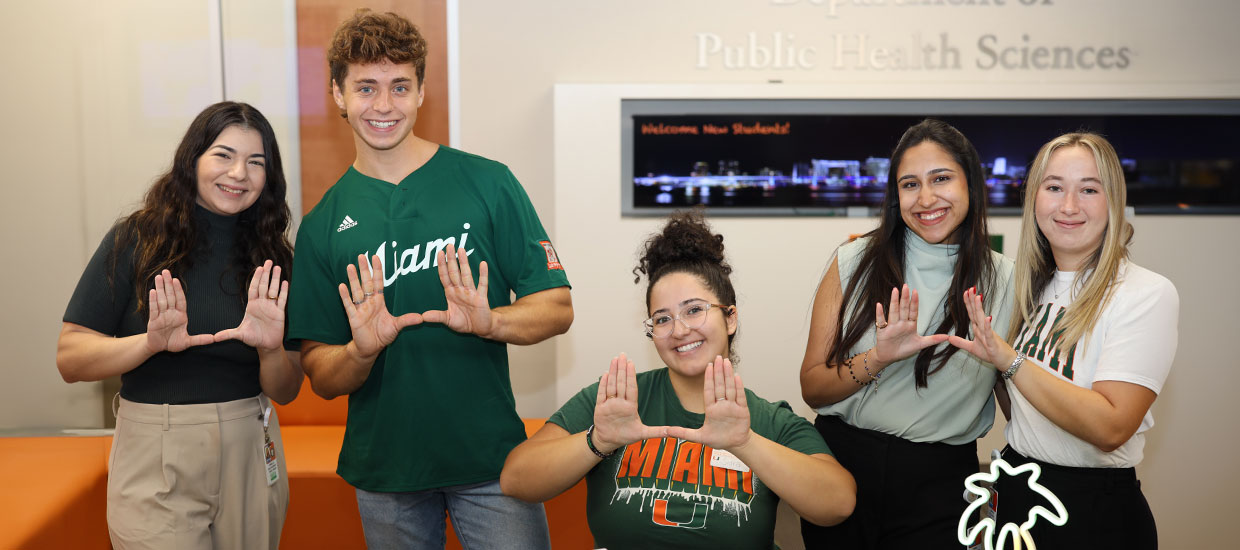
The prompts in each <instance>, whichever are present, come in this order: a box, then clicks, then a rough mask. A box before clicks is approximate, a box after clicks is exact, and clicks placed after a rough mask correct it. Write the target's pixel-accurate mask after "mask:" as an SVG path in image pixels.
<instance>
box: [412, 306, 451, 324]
mask: <svg viewBox="0 0 1240 550" xmlns="http://www.w3.org/2000/svg"><path fill="white" fill-rule="evenodd" d="M414 315H416V314H414ZM422 322H423V323H447V322H448V312H447V311H444V310H442V309H432V310H430V311H426V312H423V313H422Z"/></svg>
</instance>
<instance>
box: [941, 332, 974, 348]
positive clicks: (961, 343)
mask: <svg viewBox="0 0 1240 550" xmlns="http://www.w3.org/2000/svg"><path fill="white" fill-rule="evenodd" d="M947 341H948V342H949V343H951V345H953V346H956V347H958V348H960V349H962V350H965V351H969V349H971V348H972V347H973V342H972V341H971V340H965V339H964V338H961V337H959V336H956V335H955V334H953V335H951V336H948V337H947Z"/></svg>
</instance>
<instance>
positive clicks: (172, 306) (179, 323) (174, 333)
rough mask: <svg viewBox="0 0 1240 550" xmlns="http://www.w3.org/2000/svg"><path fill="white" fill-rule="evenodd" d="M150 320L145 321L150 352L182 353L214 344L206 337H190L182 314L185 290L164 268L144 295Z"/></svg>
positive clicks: (184, 316)
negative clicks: (189, 348)
mask: <svg viewBox="0 0 1240 550" xmlns="http://www.w3.org/2000/svg"><path fill="white" fill-rule="evenodd" d="M146 303H147V309H149V310H150V317H148V319H147V322H146V346H147V349H148V350H149V351H150V352H151V353H152V354H156V353H159V352H161V351H171V352H178V351H184V350H185V349H186V348H188V347H191V346H201V345H203V344H210V343H212V342H214V341H215V337H213V336H212V335H210V334H195V335H192V336H191V335H190V334H189V331H188V327H189V316H188V315H186V313H185V307H186V306H185V291H184V290H182V288H181V280H180V279H174V278H173V277H172V273H171V272H170V271H168V270H167V269H165V270H164V271H163V273H161V274H159V275H156V276H155V288H152V289H151V292H150V294H148V296H147V301H146Z"/></svg>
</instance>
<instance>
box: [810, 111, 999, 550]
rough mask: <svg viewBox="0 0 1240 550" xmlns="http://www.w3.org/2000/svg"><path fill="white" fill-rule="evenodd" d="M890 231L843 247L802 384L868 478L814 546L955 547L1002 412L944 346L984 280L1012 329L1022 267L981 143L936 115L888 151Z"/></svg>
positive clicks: (846, 458)
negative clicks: (989, 184)
mask: <svg viewBox="0 0 1240 550" xmlns="http://www.w3.org/2000/svg"><path fill="white" fill-rule="evenodd" d="M891 167H892V170H891V172H890V173H889V174H888V178H887V195H886V197H885V199H884V202H883V205H882V210H881V213H880V220H879V226H878V228H877V229H875V230H873V231H871V232H869V233H867V234H866V235H865V236H863V237H862V238H859V239H857V240H855V241H853V242H850V243H847V244H845V245H842V246H841V247H840V248H839V249H838V251H837V252H836V255H835V258H834V259H833V261H832V262H831V265H830V267H829V268H828V270H827V273H826V276H825V277H824V278H823V280H822V283H821V284H820V285H819V288H818V293H817V296H816V297H815V300H814V310H813V319H812V323H811V328H810V335H809V343H808V345H807V347H806V350H805V359H804V361H803V362H802V365H801V393H802V396H803V397H804V399H805V401H806V403H808V404H809V405H810V406H813V407H815V408H817V409H818V413H819V417H818V420H817V422H816V423H815V425H816V426H817V428H818V430H819V433H821V434H822V435H823V438H824V439H825V440H826V442H827V444H828V445H830V446H831V449H832V450H834V451H836V456H837V458H838V459H839V461H840V463H841V464H842V465H843V466H844V467H845V468H848V469H849V471H850V472H852V474H853V476H854V477H855V478H856V480H857V509H856V511H855V512H854V514H853V516H852V517H850V518H849V519H848V520H847V521H845V522H844V523H842V524H840V525H839V526H836V527H833V528H822V527H817V526H814V525H810V524H803V525H802V534H803V535H804V537H805V542H806V546H807V548H821V547H828V546H830V547H839V548H905V547H918V548H922V547H924V548H951V547H956V546H959V544H958V543H957V542H956V540H955V536H956V535H955V529H956V522H957V521H958V520H959V518H960V514H961V513H962V512H963V511H964V508H965V504H966V503H965V502H964V500H963V498H962V497H961V491H962V490H963V481H964V478H965V477H966V476H967V475H969V474H971V473H974V472H977V471H978V462H977V450H976V439H977V438H978V437H981V436H982V435H984V434H985V433H986V432H987V431H988V430H989V429H990V426H991V424H992V423H993V421H994V399H993V387H994V385H995V375H994V372H993V371H992V370H990V369H987V368H985V367H984V366H983V365H981V364H980V363H978V361H977V360H976V359H975V358H973V357H972V356H970V355H968V354H966V353H959V352H958V351H959V350H958V349H956V348H954V347H953V346H950V345H947V344H946V343H945V342H946V340H947V338H948V335H951V334H955V335H960V336H964V335H966V334H968V331H969V318H968V312H967V311H966V310H965V308H964V304H963V303H962V302H961V301H960V300H958V299H950V298H951V297H956V296H961V295H963V294H964V292H965V291H966V290H969V289H970V288H976V289H977V291H978V292H979V293H981V294H982V295H983V296H984V299H985V300H986V303H987V304H988V305H989V306H990V307H989V308H988V310H991V311H995V323H996V324H998V325H1001V326H1005V327H1006V326H1007V315H1008V311H1009V310H1010V304H1011V299H1010V297H1008V296H1007V294H1008V293H1009V290H1008V289H1009V288H1010V286H1011V285H1010V278H1011V274H1012V263H1011V261H1010V260H1007V259H1005V258H1004V257H1003V256H1002V255H1000V254H998V253H995V252H992V251H991V250H990V246H989V234H988V232H987V229H986V186H985V179H984V177H983V175H982V168H981V163H980V161H979V160H978V155H977V151H976V150H975V149H974V148H973V145H972V144H971V143H969V141H968V139H966V138H965V137H964V135H962V134H961V133H960V132H959V131H957V130H956V129H955V128H953V127H951V126H949V125H947V124H945V123H943V122H940V121H937V120H930V119H927V120H925V121H923V122H921V123H920V124H917V125H915V126H913V127H911V128H909V129H908V130H907V131H906V132H905V133H904V136H903V137H901V138H900V142H899V144H897V146H896V149H895V151H894V152H893V153H892V158H891Z"/></svg>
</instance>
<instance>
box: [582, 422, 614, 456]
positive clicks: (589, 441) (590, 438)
mask: <svg viewBox="0 0 1240 550" xmlns="http://www.w3.org/2000/svg"><path fill="white" fill-rule="evenodd" d="M586 446H587V447H589V448H590V452H592V453H594V456H597V457H599V458H607V457H609V456H611V455H614V454H616V451H614V450H613V451H612V452H610V453H604V452H603V451H600V450H598V447H595V446H594V424H590V429H588V430H586Z"/></svg>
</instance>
